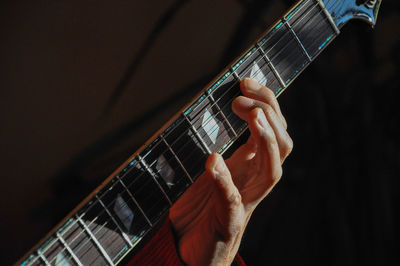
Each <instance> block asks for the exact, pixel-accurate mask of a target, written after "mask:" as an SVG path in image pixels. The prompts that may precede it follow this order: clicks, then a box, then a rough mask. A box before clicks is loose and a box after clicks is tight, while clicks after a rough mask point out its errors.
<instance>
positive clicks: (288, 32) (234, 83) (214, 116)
mask: <svg viewBox="0 0 400 266" xmlns="http://www.w3.org/2000/svg"><path fill="white" fill-rule="evenodd" d="M309 1H311V0H307V1H305V2H304V4H303V6H302V7H300V8H299V9H298V10H297V11H296V13H297V12H299V11H300V10H301V9H302V8H303V7H305V6H306V4H307V3H308V2H309ZM330 1H331V0H328V1H327V3H326V5H328V4H329V2H330ZM334 5H335V4H334ZM317 6H318V2H317V3H316V4H314V5H313V6H312V7H311V8H310V10H309V11H308V12H307V13H306V14H305V15H303V17H302V18H301V19H300V20H298V21H296V23H294V24H293V25H292V26H294V25H297V24H298V23H300V22H301V21H302V20H303V19H305V18H306V17H307V15H308V14H309V13H310V12H311V11H312V10H313V9H314V8H315V7H317ZM322 12H323V10H322V9H321V11H320V12H318V13H317V14H315V15H314V17H311V18H309V20H312V19H313V18H315V17H316V16H317V15H319V14H320V13H322ZM325 19H326V18H325ZM307 23H308V22H306V23H305V24H304V25H302V27H301V29H302V28H303V27H304V26H305V25H306V24H307ZM301 29H300V30H301ZM269 33H270V32H267V33H266V34H265V35H264V36H263V37H262V38H265V36H266V35H268V34H269ZM287 34H291V33H290V31H289V30H288V31H286V32H285V33H284V34H283V35H282V36H281V37H280V38H279V39H278V40H277V41H276V43H275V45H273V46H272V48H270V49H269V50H268V51H267V52H265V53H268V52H270V51H271V50H272V49H273V48H274V47H275V46H276V45H277V43H278V42H279V41H280V40H281V39H283V38H284V37H285V36H286V35H287ZM285 47H286V45H285V46H284V47H283V48H282V49H281V50H280V51H279V52H278V53H277V54H276V55H275V56H274V57H273V58H271V59H270V61H272V60H273V59H275V57H276V56H277V55H279V54H280V53H281V52H282V51H283V50H284V49H285ZM259 50H260V48H257V49H256V50H255V51H253V53H252V54H254V53H255V52H256V51H259ZM247 59H248V58H247ZM261 60H263V56H261V57H260V59H259V60H258V61H257V63H258V62H260V61H261ZM254 62H255V61H254ZM249 71H250V69H246V71H245V72H246V73H248V72H249ZM260 71H261V69H260V70H258V71H257V72H256V73H259V72H260ZM237 83H238V81H237V80H235V81H234V82H233V84H232V86H231V87H230V88H229V89H227V90H226V91H225V92H224V93H223V94H222V95H221V97H220V98H219V99H217V100H215V102H214V103H212V105H211V106H210V107H211V108H212V107H213V106H214V105H216V104H217V102H218V101H219V100H221V98H222V97H224V95H225V93H226V92H227V91H229V90H230V89H231V88H233V87H234V86H235V85H236V84H237ZM238 94H240V91H239V92H238V93H237V94H236V95H238ZM210 95H211V94H209V95H207V96H206V98H209V97H210ZM235 97H236V96H235ZM206 98H205V99H206ZM205 99H204V100H205ZM204 100H203V101H204ZM228 102H229V103H230V101H228ZM225 107H226V104H225V105H224V106H223V107H220V109H221V111H218V112H217V113H216V114H215V115H214V114H212V115H211V117H209V121H211V119H212V118H216V116H217V115H218V114H220V113H221V112H222V109H224V108H225ZM230 115H232V114H230ZM183 120H185V119H182V121H181V122H180V123H182V122H183ZM196 121H198V120H196ZM209 121H207V122H206V123H208V122H209ZM180 123H178V125H179V124H180ZM178 125H176V126H175V128H176V127H177V126H178ZM175 128H174V129H175ZM199 128H200V127H199ZM174 129H171V130H170V132H172V131H173V130H174ZM188 131H190V129H188V130H186V131H185V133H183V134H181V135H180V136H179V137H178V138H177V139H176V140H175V141H174V142H173V143H175V142H176V141H177V140H178V139H179V138H181V137H182V136H184V135H187V134H186V132H188ZM170 132H169V133H170ZM213 132H214V131H213ZM206 134H207V133H205V134H203V136H202V137H204V136H205V135H206ZM206 144H207V143H206ZM170 145H173V144H170ZM185 145H187V144H185ZM182 149H183V148H181V149H180V150H179V151H181V150H182ZM168 151H169V150H168V149H167V150H166V151H165V152H164V153H163V154H165V153H166V152H168ZM179 151H178V152H179ZM175 160H176V159H175ZM130 185H131V184H130ZM114 201H115V200H114ZM114 201H113V202H114ZM113 202H111V204H109V205H112V203H113ZM104 212H105V210H102V212H101V213H100V215H103V214H104ZM100 215H98V216H100ZM98 216H97V217H98ZM97 217H96V218H95V219H94V220H96V219H97ZM108 219H109V220H110V221H111V218H108ZM94 220H92V222H93V221H94ZM99 230H100V229H99ZM99 230H98V231H97V232H99ZM83 232H84V230H82V232H81V233H83ZM81 233H80V234H81ZM78 236H79V235H78ZM78 236H77V237H78ZM75 239H76V238H75ZM70 243H72V241H71V242H70ZM64 249H65V248H64Z"/></svg>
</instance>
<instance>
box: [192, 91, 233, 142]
mask: <svg viewBox="0 0 400 266" xmlns="http://www.w3.org/2000/svg"><path fill="white" fill-rule="evenodd" d="M237 95H239V92H238V94H237ZM225 106H226V104H225V105H224V107H225ZM218 114H222V111H221V110H220V111H218V112H216V113H215V115H214V114H211V116H210V117H209V119H208V120H206V123H205V124H208V123H209V122H210V121H211V119H212V118H216V116H217V115H218ZM197 121H198V120H197ZM199 128H200V127H199ZM215 130H218V126H217V127H215V126H214V127H213V131H211V132H205V133H204V134H203V135H200V137H201V138H203V137H204V136H206V135H208V134H209V133H214V132H215ZM223 133H224V131H221V132H220V133H219V134H217V138H218V137H219V136H221V135H222V134H223ZM232 139H234V137H233V138H231V140H232Z"/></svg>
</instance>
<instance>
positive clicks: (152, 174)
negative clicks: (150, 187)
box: [137, 155, 172, 206]
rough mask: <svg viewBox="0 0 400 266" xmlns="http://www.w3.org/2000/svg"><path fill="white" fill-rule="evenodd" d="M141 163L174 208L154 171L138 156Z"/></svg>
mask: <svg viewBox="0 0 400 266" xmlns="http://www.w3.org/2000/svg"><path fill="white" fill-rule="evenodd" d="M137 157H138V159H139V161H140V162H141V163H142V165H143V167H144V168H145V169H146V170H147V172H148V173H149V174H150V176H151V177H152V178H153V180H154V181H155V182H156V184H157V186H158V188H159V189H160V190H161V192H162V193H163V194H164V196H165V198H166V199H167V200H168V203H169V205H170V206H172V201H171V199H170V198H169V197H168V195H167V193H166V192H165V191H164V189H163V188H162V186H161V185H160V183H158V181H157V179H156V176H155V174H154V172H153V170H152V169H151V168H150V167H149V166H148V164H147V163H146V162H145V161H144V160H143V158H142V156H140V155H138V156H137Z"/></svg>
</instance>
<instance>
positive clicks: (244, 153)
mask: <svg viewBox="0 0 400 266" xmlns="http://www.w3.org/2000/svg"><path fill="white" fill-rule="evenodd" d="M240 88H241V90H242V92H243V95H244V96H239V97H237V98H236V99H235V100H234V101H233V103H232V108H233V111H234V112H235V113H236V114H237V115H238V116H239V117H240V118H242V119H244V120H246V121H247V122H248V124H249V128H250V133H251V134H250V137H249V139H248V141H247V143H245V144H244V145H242V146H241V147H239V149H237V150H236V151H235V153H234V154H233V155H232V157H231V158H229V159H228V160H226V161H224V160H223V158H222V157H221V155H219V154H212V155H210V156H209V158H208V160H207V162H206V171H205V173H204V174H203V175H202V176H200V177H199V179H198V180H197V181H196V183H195V184H193V185H192V186H191V187H190V188H189V189H188V191H187V192H186V193H185V194H184V195H183V196H182V197H181V198H180V199H179V200H178V201H177V202H176V203H175V205H174V206H173V207H172V208H171V210H170V219H171V222H172V225H173V227H174V229H175V232H176V234H177V236H178V239H179V243H178V245H179V247H178V248H179V253H180V256H181V258H182V260H183V261H184V262H185V263H187V264H189V265H230V264H231V263H232V261H233V259H234V257H235V255H236V253H237V251H238V249H239V245H240V241H241V239H242V236H243V233H244V230H245V228H246V225H247V223H248V221H249V219H250V217H251V214H252V213H253V211H254V209H255V208H256V207H257V205H258V204H259V203H260V202H261V201H262V200H263V199H264V198H265V197H266V196H267V195H268V193H269V192H270V191H271V190H272V188H273V187H274V185H275V184H276V183H277V182H278V181H279V179H280V178H281V176H282V163H283V162H284V160H285V158H286V157H287V156H288V155H289V153H290V152H291V150H292V147H293V142H292V140H291V138H290V137H289V135H288V133H287V132H286V128H287V124H286V121H285V119H284V117H283V115H282V113H281V111H280V108H279V105H278V102H277V100H276V98H275V96H274V94H273V92H272V91H271V90H269V89H268V88H267V87H264V86H262V85H260V84H259V83H257V82H256V81H254V80H251V79H247V78H246V79H244V80H243V81H242V82H241V84H240Z"/></svg>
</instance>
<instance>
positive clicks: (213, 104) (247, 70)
mask: <svg viewBox="0 0 400 266" xmlns="http://www.w3.org/2000/svg"><path fill="white" fill-rule="evenodd" d="M309 1H310V0H309ZM314 7H315V6H313V7H312V8H311V10H309V11H308V12H307V14H309V12H311V11H312V9H313V8H314ZM320 13H321V12H319V13H318V14H320ZM307 14H306V15H307ZM318 14H316V15H318ZM314 17H315V16H314ZM304 18H305V16H304V17H303V18H302V19H304ZM300 21H301V20H300ZM300 21H298V23H299V22H300ZM305 25H306V24H304V25H303V26H305ZM301 29H302V28H301ZM286 34H290V31H286V32H285V34H284V35H283V36H282V37H281V38H280V39H278V41H277V42H279V40H281V39H283V38H284V37H285V36H286ZM286 46H287V44H286V45H285V46H284V47H283V49H281V50H280V51H279V52H278V53H277V54H276V55H275V56H274V57H273V58H272V59H270V60H271V61H272V60H274V59H275V58H276V56H278V55H279V54H280V53H281V52H282V51H283V50H284V49H285V48H286ZM274 47H275V45H274V46H273V47H272V48H271V49H270V50H268V51H267V52H266V53H268V52H270V51H271V50H272V49H273V48H274ZM256 51H260V49H259V48H258V49H257V50H255V51H253V54H254V53H255V52H256ZM247 59H248V58H247ZM257 59H258V60H257V61H254V62H256V63H259V62H260V61H265V59H264V58H263V56H260V57H259V58H257ZM250 70H251V69H246V71H245V72H246V73H248V72H249V71H250ZM260 71H261V69H260V70H258V71H257V72H256V73H255V74H258V73H259V72H260ZM238 83H239V81H237V80H235V81H234V82H233V83H232V84H231V86H230V87H229V88H227V89H226V91H225V92H224V93H223V94H221V96H220V97H219V99H217V100H215V103H212V104H211V106H208V107H209V108H210V107H211V108H212V107H214V106H215V104H216V103H217V102H218V101H219V100H220V99H221V98H223V97H224V96H225V94H226V93H227V92H228V91H229V90H230V89H231V88H232V87H234V86H236V85H237V84H238ZM210 95H211V94H209V95H207V96H205V98H204V99H203V100H202V102H204V100H206V99H208V100H209V97H210ZM210 102H211V101H210ZM224 107H225V106H223V107H220V109H223V108H224ZM196 108H197V107H196ZM196 108H195V109H193V110H192V112H193V111H194V110H196ZM199 112H201V111H199ZM196 118H197V120H195V121H194V120H193V121H191V122H192V123H191V124H195V123H193V122H197V121H198V120H199V119H201V118H200V117H197V116H196ZM196 118H195V119H196ZM211 118H215V116H213V115H212V116H210V117H209V119H208V120H211ZM184 120H185V119H182V120H181V121H179V122H178V123H177V124H176V125H174V129H175V128H177V127H178V126H179V125H180V124H181V123H182V122H183V121H184ZM205 122H206V123H207V122H208V121H205ZM189 130H190V129H187V130H186V131H185V132H184V133H183V134H181V135H180V136H178V137H177V139H176V141H178V139H179V138H180V137H182V136H183V135H187V134H186V133H187V132H188V131H189ZM172 131H173V129H171V130H170V131H169V132H168V133H167V134H166V135H165V136H164V138H165V137H167V136H168V135H169V134H170V133H171V132H172ZM176 141H174V142H172V143H170V145H174V144H175V142H176ZM156 145H157V144H155V145H154V147H152V148H155V147H156Z"/></svg>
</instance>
